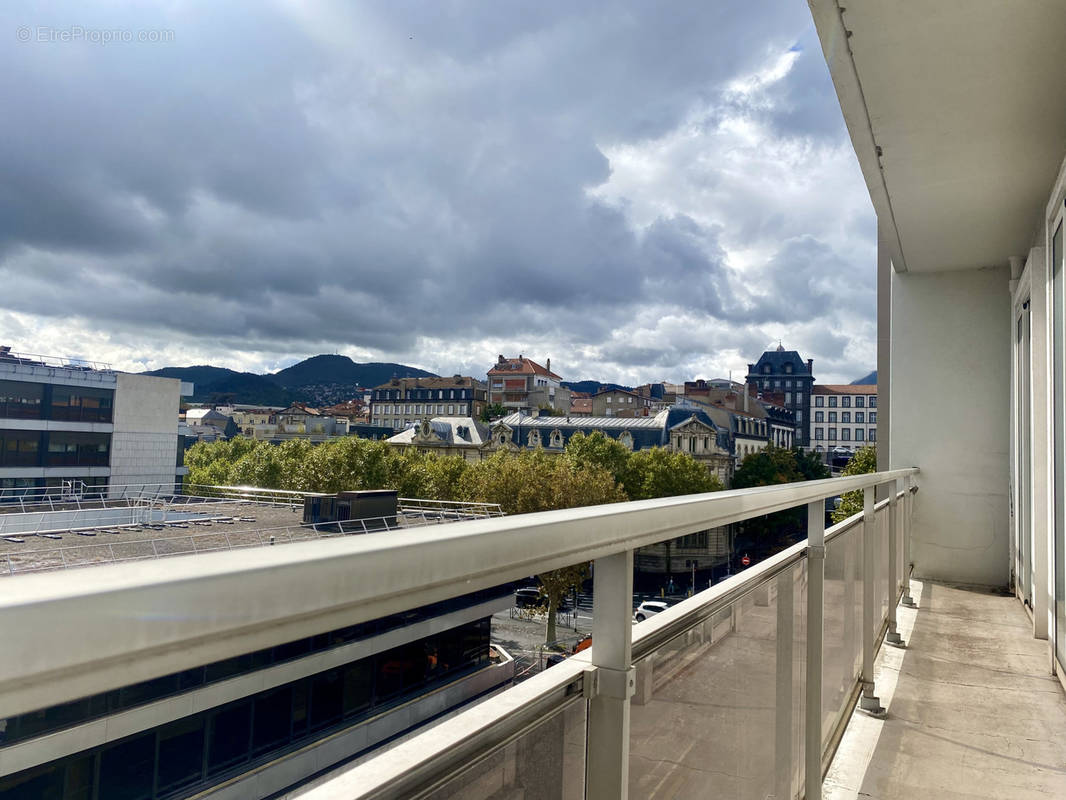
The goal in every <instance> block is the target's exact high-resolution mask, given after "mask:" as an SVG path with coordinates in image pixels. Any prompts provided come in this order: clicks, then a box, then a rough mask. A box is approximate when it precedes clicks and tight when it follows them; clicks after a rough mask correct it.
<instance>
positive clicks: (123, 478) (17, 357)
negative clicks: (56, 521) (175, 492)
mask: <svg viewBox="0 0 1066 800" xmlns="http://www.w3.org/2000/svg"><path fill="white" fill-rule="evenodd" d="M192 391H193V387H192V385H191V384H189V383H183V382H182V381H179V380H175V379H173V378H157V377H152V376H148V375H132V374H128V373H123V372H117V371H115V370H113V369H111V368H110V367H109V365H106V364H101V363H97V362H89V361H82V360H78V359H70V358H60V357H51V356H36V355H24V354H20V353H13V352H12V351H11V350H10V348H0V490H5V491H2V492H0V496H8V497H10V496H13V495H15V494H17V493H18V490H26V491H28V492H30V493H33V491H34V490H39V489H46V488H63V487H70V488H71V490H72V492H73V493H77V491H78V489H79V488H80V487H85V488H90V487H101V486H108V485H111V486H120V485H126V484H135V483H136V484H140V483H150V484H163V485H164V486H167V485H169V486H173V485H174V483H175V482H179V483H180V480H181V477H182V475H184V474H185V473H186V472H187V469H186V468H185V467H184V466H182V464H181V459H182V454H183V452H184V448H183V447H181V446H179V441H178V406H179V402H180V398H181V397H182V396H187V395H191V394H192Z"/></svg>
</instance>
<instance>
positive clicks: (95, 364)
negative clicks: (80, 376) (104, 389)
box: [0, 347, 113, 372]
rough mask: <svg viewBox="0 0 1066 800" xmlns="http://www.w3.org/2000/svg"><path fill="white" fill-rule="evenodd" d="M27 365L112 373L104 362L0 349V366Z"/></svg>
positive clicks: (6, 348)
mask: <svg viewBox="0 0 1066 800" xmlns="http://www.w3.org/2000/svg"><path fill="white" fill-rule="evenodd" d="M5 362H7V363H13V364H28V365H30V366H35V367H63V368H64V369H78V370H92V371H93V372H112V371H113V370H112V369H111V365H110V364H109V363H107V362H106V361H89V360H87V359H84V358H69V357H68V356H47V355H40V354H38V353H19V352H15V351H14V350H11V349H10V348H8V347H0V364H3V363H5Z"/></svg>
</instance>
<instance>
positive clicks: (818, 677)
mask: <svg viewBox="0 0 1066 800" xmlns="http://www.w3.org/2000/svg"><path fill="white" fill-rule="evenodd" d="M824 587H825V501H824V500H817V501H815V502H813V503H808V504H807V686H806V697H805V702H804V709H805V712H806V713H805V716H804V751H803V752H804V762H805V763H804V771H805V775H804V786H805V787H806V798H807V800H821V798H822V637H823V633H824V632H823V620H824V610H825V609H824V605H823V601H824ZM778 796H779V797H791V796H792V795H791V794H790V793H786V794H781V792H780V789H779V790H778Z"/></svg>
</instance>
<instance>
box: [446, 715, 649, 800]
mask: <svg viewBox="0 0 1066 800" xmlns="http://www.w3.org/2000/svg"><path fill="white" fill-rule="evenodd" d="M585 709H586V703H585V701H583V700H578V701H576V702H574V703H571V704H570V705H569V706H567V707H566V708H565V709H563V710H562V711H560V712H558V713H556V714H555V715H553V716H551V717H549V718H548V719H546V720H544V721H543V722H541V723H539V724H538V725H537V726H536V727H535V728H533V729H531V730H529V731H527V732H526V733H524V734H523V735H522V736H521V737H520V738H518V739H517V740H515V741H513V742H510V743H509V744H507V745H505V746H503V747H501V748H500V749H499V750H497V751H496V752H494V753H493V754H492V755H490V756H488V757H487V758H485V759H483V760H481V761H479V762H477V763H476V764H474V765H473V766H472V767H471V768H470V769H468V770H466V771H465V772H462V773H460V774H459V775H457V776H456V777H454V778H452V779H451V780H449V781H448V783H446V784H445V785H444V786H442V787H441V788H440V789H438V790H436V791H435V792H433V793H432V794H431V795H429V796H428V797H427V798H426V800H453V799H454V800H466V798H472V797H479V798H491V800H505V798H506V800H510V798H519V797H525V798H534V797H535V798H537V800H583V798H584V797H585V726H586V713H585ZM631 796H632V795H631Z"/></svg>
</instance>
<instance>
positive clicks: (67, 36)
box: [15, 25, 174, 45]
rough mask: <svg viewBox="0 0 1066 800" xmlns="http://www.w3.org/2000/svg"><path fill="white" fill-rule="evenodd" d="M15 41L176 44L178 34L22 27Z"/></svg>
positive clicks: (151, 30)
mask: <svg viewBox="0 0 1066 800" xmlns="http://www.w3.org/2000/svg"><path fill="white" fill-rule="evenodd" d="M15 38H16V39H17V40H18V41H20V42H34V43H42V44H54V43H67V42H88V43H89V44H104V45H106V44H137V43H147V44H165V43H167V42H173V41H174V31H173V30H171V29H170V28H138V29H135V28H86V27H84V26H82V25H68V26H67V27H65V28H57V27H53V26H50V25H20V26H19V27H18V28H17V29H16V30H15Z"/></svg>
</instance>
